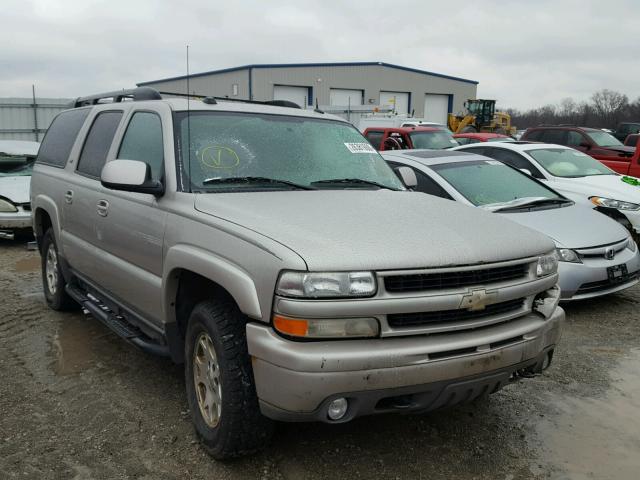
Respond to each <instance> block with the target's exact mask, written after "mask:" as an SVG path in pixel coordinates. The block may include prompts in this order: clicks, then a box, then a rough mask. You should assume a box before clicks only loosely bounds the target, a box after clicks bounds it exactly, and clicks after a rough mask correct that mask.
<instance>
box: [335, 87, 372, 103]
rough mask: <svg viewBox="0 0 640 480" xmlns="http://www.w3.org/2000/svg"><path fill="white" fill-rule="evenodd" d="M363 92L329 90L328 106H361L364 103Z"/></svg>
mask: <svg viewBox="0 0 640 480" xmlns="http://www.w3.org/2000/svg"><path fill="white" fill-rule="evenodd" d="M363 100H364V92H363V91H362V90H351V89H348V88H331V89H330V90H329V103H330V105H339V106H341V107H343V106H349V105H351V106H354V105H362V104H363V103H364V102H363Z"/></svg>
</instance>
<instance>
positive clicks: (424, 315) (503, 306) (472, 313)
mask: <svg viewBox="0 0 640 480" xmlns="http://www.w3.org/2000/svg"><path fill="white" fill-rule="evenodd" d="M524 301H525V299H524V298H517V299H515V300H508V301H506V302H500V303H493V304H491V305H487V307H486V308H485V309H484V310H462V309H456V310H440V311H437V312H420V313H392V314H389V315H387V322H388V323H389V326H390V327H392V328H395V327H415V326H421V325H431V324H436V323H449V322H461V321H465V320H475V319H478V318H484V317H488V316H490V315H500V314H506V313H510V312H515V311H517V310H520V309H521V308H522V307H523V306H524Z"/></svg>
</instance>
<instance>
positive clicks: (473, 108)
mask: <svg viewBox="0 0 640 480" xmlns="http://www.w3.org/2000/svg"><path fill="white" fill-rule="evenodd" d="M464 108H465V109H466V110H467V113H466V114H465V115H464V116H461V115H454V114H453V113H450V114H449V116H448V118H447V126H448V127H449V130H451V131H452V132H453V133H472V132H491V133H501V134H503V135H515V133H516V127H513V126H511V115H509V114H508V113H505V112H496V111H495V110H496V101H495V100H482V99H477V100H467V101H466V102H465V103H464Z"/></svg>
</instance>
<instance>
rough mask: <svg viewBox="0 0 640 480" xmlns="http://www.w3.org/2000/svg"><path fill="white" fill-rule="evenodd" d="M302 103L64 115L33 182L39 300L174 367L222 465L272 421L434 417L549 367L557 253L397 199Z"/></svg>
mask: <svg viewBox="0 0 640 480" xmlns="http://www.w3.org/2000/svg"><path fill="white" fill-rule="evenodd" d="M293 107H294V106H293V105H287V104H284V106H283V104H282V103H279V102H230V101H228V99H215V98H210V97H208V98H204V99H188V98H187V99H184V98H182V99H181V98H162V97H161V95H160V94H158V92H156V91H155V90H152V89H150V88H139V89H135V90H132V91H120V92H114V93H109V94H103V95H95V96H91V97H84V98H79V99H78V100H77V101H76V102H75V103H74V105H73V108H71V109H69V110H67V111H65V112H63V113H61V114H59V115H58V116H57V117H56V119H55V120H54V121H53V123H52V125H51V127H50V128H49V130H48V132H47V134H46V137H45V138H44V140H43V142H42V147H41V148H40V151H39V154H38V158H37V162H36V166H35V169H34V174H33V179H32V184H31V185H32V187H31V205H32V210H33V219H34V231H35V233H36V238H37V240H38V245H39V249H40V252H41V255H42V278H43V285H44V293H45V297H46V301H47V303H48V304H49V306H50V307H51V308H53V309H56V310H63V309H66V308H73V307H77V305H78V304H79V305H81V306H82V307H83V308H84V309H85V310H86V311H88V312H90V313H91V314H92V315H93V316H94V317H96V318H97V319H98V320H100V321H102V322H103V323H105V324H106V325H107V326H109V327H110V328H112V329H113V330H114V331H115V332H116V333H118V334H119V335H121V336H122V337H123V338H124V339H126V340H128V341H129V342H131V343H133V344H135V345H137V346H139V347H141V348H142V349H144V350H147V351H150V352H153V353H156V354H160V355H166V356H170V357H171V358H172V359H173V360H174V361H175V362H179V363H184V365H185V369H184V370H185V379H186V389H187V397H188V402H189V405H190V409H191V414H192V417H193V422H194V425H195V429H196V431H197V433H198V435H199V436H200V438H201V439H202V442H203V444H204V445H205V447H206V448H207V450H208V451H209V452H210V453H211V455H213V456H214V457H215V458H227V457H231V456H238V455H242V454H247V453H250V452H252V451H255V450H256V449H258V448H260V447H261V446H263V445H265V444H266V443H267V441H268V439H269V438H270V436H271V434H272V431H273V424H274V420H278V421H320V422H327V423H340V422H346V421H349V420H352V419H353V418H355V417H357V416H362V415H370V414H375V413H383V412H425V411H429V410H433V409H436V408H439V407H443V406H448V405H453V404H456V403H460V402H464V401H469V400H472V399H474V398H476V397H478V396H481V395H486V394H489V393H493V392H495V391H497V390H499V389H500V388H501V387H503V386H504V385H506V384H508V383H510V382H512V381H513V380H516V379H518V378H520V377H523V376H530V375H535V374H536V373H539V372H541V371H542V369H543V368H546V367H547V366H548V364H549V363H550V361H551V358H552V355H553V352H554V349H555V347H556V344H557V342H558V339H559V337H560V330H561V323H562V321H563V318H564V312H563V311H562V309H561V308H559V307H558V299H559V291H558V288H557V286H556V282H557V278H558V277H557V261H556V257H555V256H554V255H553V250H554V244H553V242H552V241H551V240H550V239H548V238H547V237H545V236H543V235H541V234H539V233H536V232H534V231H532V230H529V229H527V228H525V227H522V226H519V225H517V224H515V223H511V222H509V221H508V220H505V219H503V218H500V217H499V216H497V215H492V214H490V213H484V212H480V211H478V209H473V208H470V207H466V206H462V205H459V204H456V203H454V202H451V201H447V200H443V199H439V198H436V197H431V196H428V195H422V194H419V193H414V192H412V191H410V190H408V189H407V188H405V185H403V183H402V182H401V181H400V180H399V179H398V178H399V177H398V176H396V175H395V173H394V171H393V170H391V168H390V167H389V166H388V165H387V164H386V163H385V162H384V160H383V159H382V157H380V155H379V154H378V153H377V152H376V151H375V150H374V149H373V148H372V147H371V146H370V145H369V144H368V143H367V141H366V140H365V139H364V138H363V137H362V135H361V134H360V133H359V132H358V131H357V130H356V129H355V128H354V127H353V126H352V125H350V124H349V123H347V122H345V121H344V120H342V119H340V118H337V117H333V116H330V115H327V114H324V113H322V112H320V111H309V110H302V109H300V108H293ZM399 173H400V177H401V178H403V180H404V181H405V183H406V184H408V185H412V184H414V182H415V177H414V178H412V177H411V175H410V174H409V173H408V172H406V171H400V172H399Z"/></svg>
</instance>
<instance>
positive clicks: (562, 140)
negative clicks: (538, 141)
mask: <svg viewBox="0 0 640 480" xmlns="http://www.w3.org/2000/svg"><path fill="white" fill-rule="evenodd" d="M542 141H543V142H545V143H555V144H558V145H566V144H567V132H566V130H545V131H544V134H543V135H542Z"/></svg>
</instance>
